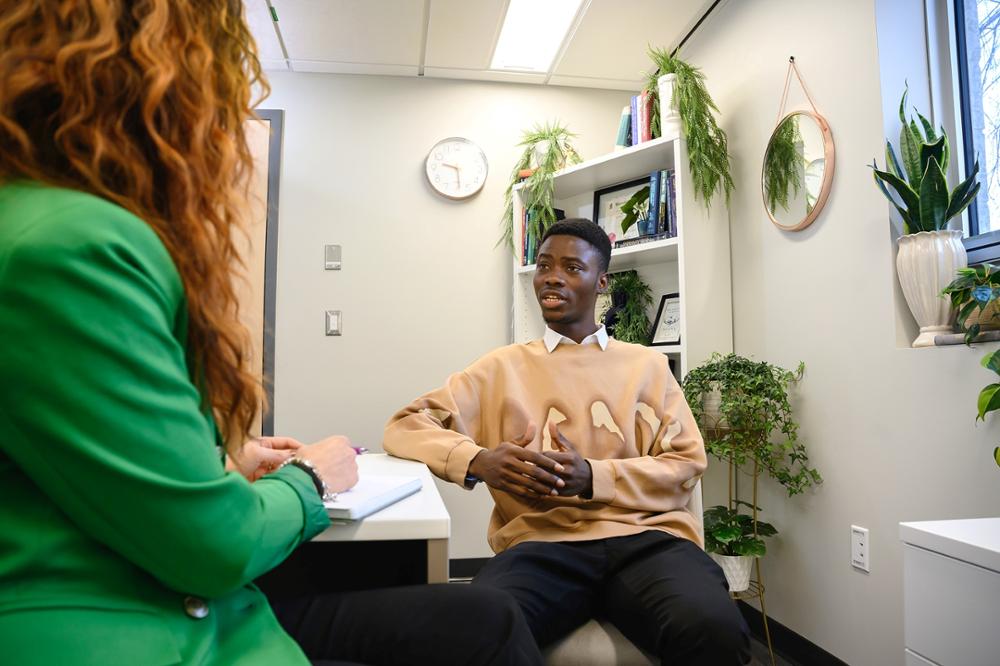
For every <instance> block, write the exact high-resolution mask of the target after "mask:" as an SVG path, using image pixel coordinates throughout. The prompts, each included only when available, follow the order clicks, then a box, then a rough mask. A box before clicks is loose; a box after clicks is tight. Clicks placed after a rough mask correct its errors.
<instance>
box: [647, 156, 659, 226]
mask: <svg viewBox="0 0 1000 666" xmlns="http://www.w3.org/2000/svg"><path fill="white" fill-rule="evenodd" d="M660 173H661V172H659V171H654V172H652V173H651V174H649V229H650V232H649V233H654V234H655V233H657V232H658V231H660V229H659V224H660V206H659V201H660Z"/></svg>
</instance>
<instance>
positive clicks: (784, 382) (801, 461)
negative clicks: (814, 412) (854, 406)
mask: <svg viewBox="0 0 1000 666" xmlns="http://www.w3.org/2000/svg"><path fill="white" fill-rule="evenodd" d="M804 371H805V366H804V365H803V364H801V363H800V364H799V367H798V368H797V369H796V370H795V372H791V371H789V370H785V369H784V368H780V367H778V366H775V365H771V364H770V363H767V362H765V361H753V360H751V359H748V358H744V357H742V356H738V355H736V354H727V355H726V356H723V355H721V354H718V353H715V354H712V356H711V358H709V359H708V361H707V362H706V363H705V364H703V365H701V366H699V367H697V368H695V369H693V370H691V371H690V372H689V373H688V374H687V376H686V377H685V378H684V385H683V387H684V396H685V397H686V398H687V401H688V404H689V405H690V406H691V412H692V414H693V415H694V418H695V421H697V422H698V426H699V428H700V429H701V431H702V435H703V436H704V438H705V449H706V450H707V451H708V453H710V454H711V455H713V456H715V457H716V458H718V459H720V460H723V461H726V462H731V463H733V464H734V465H735V466H736V467H737V468H739V467H743V466H744V465H746V464H747V463H748V462H750V463H754V464H755V465H756V466H758V467H759V468H760V469H761V470H763V471H766V472H767V473H768V474H769V475H770V476H771V477H772V478H774V479H775V480H776V481H777V482H778V483H780V484H781V485H782V486H783V487H784V488H785V490H786V492H787V493H788V495H789V496H791V495H795V494H798V493H801V492H803V491H805V490H806V489H808V488H809V487H810V486H813V485H815V484H819V483H822V481H823V479H822V477H821V476H820V474H819V472H817V471H816V470H815V469H813V468H812V467H810V466H809V457H808V455H807V454H806V449H805V445H804V444H802V442H801V441H799V438H798V429H799V427H798V424H797V423H796V422H795V419H794V418H793V416H792V408H791V405H790V404H789V402H788V389H789V387H790V386H791V385H792V384H794V383H795V382H797V381H799V380H800V379H801V378H802V374H803V372H804Z"/></svg>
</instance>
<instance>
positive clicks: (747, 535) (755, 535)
mask: <svg viewBox="0 0 1000 666" xmlns="http://www.w3.org/2000/svg"><path fill="white" fill-rule="evenodd" d="M734 503H735V504H736V505H737V506H735V507H734V508H732V509H730V508H729V507H728V506H713V507H711V508H709V509H706V510H705V550H707V551H708V552H710V553H716V554H718V555H728V556H730V557H739V556H743V555H745V556H749V557H764V555H765V554H766V553H767V546H766V545H765V544H764V540H763V539H762V538H761V537H770V536H774V535H775V534H777V533H778V530H776V529H774V525H771V524H770V523H765V522H763V521H760V520H758V521H757V522H756V524H755V523H754V520H753V516H751V515H747V514H745V513H740V506H739V505H743V506H746V507H748V508H749V509H750V510H751V511H753V510H755V509H756V511H758V512H759V511H761V508H760V507H754V505H753V504H751V503H750V502H744V501H742V500H735V501H734Z"/></svg>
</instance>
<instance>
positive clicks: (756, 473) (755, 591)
mask: <svg viewBox="0 0 1000 666" xmlns="http://www.w3.org/2000/svg"><path fill="white" fill-rule="evenodd" d="M738 471H739V468H738V467H737V466H736V463H735V462H733V460H732V458H730V460H729V508H730V509H735V508H736V499H737V498H736V473H737V472H738ZM759 477H760V465H759V463H758V462H757V459H756V458H754V459H753V531H754V535H755V536H756V534H757V479H758V478H759ZM753 566H754V574H755V577H754V578H751V579H750V587H748V588H747V589H746V590H744V591H743V592H730V593H729V596H731V597H732V598H733V600H734V601H736V600H739V599H744V600H749V599H757V601H758V602H760V616H761V619H762V620H763V622H764V638H766V639H767V653H768V655H769V656H770V657H771V666H775V662H774V646H773V645H772V644H771V630H770V629H769V628H768V626H767V608H766V606H765V605H764V577H763V576H762V575H761V573H760V558H759V557H757V558H754V563H753Z"/></svg>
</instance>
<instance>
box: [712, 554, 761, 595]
mask: <svg viewBox="0 0 1000 666" xmlns="http://www.w3.org/2000/svg"><path fill="white" fill-rule="evenodd" d="M709 556H710V557H711V558H712V559H713V560H715V562H716V564H718V565H719V566H720V567H722V573H724V574H726V581H727V582H728V583H729V591H730V592H745V591H746V590H747V588H749V587H750V569H751V568H752V567H753V558H752V557H750V556H749V555H719V554H718V553H709Z"/></svg>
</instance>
